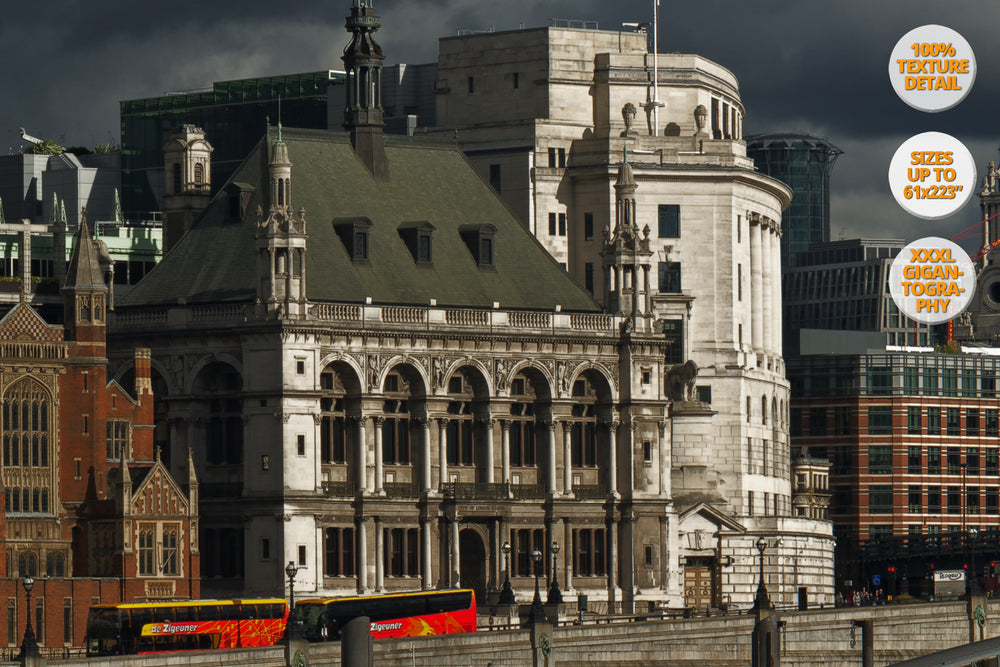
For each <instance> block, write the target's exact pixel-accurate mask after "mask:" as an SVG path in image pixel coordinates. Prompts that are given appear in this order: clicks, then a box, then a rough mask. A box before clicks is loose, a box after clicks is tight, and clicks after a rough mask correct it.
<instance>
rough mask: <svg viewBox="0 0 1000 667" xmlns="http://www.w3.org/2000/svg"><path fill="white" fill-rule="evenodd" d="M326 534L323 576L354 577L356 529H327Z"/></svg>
mask: <svg viewBox="0 0 1000 667" xmlns="http://www.w3.org/2000/svg"><path fill="white" fill-rule="evenodd" d="M325 533H326V539H325V544H324V549H325V554H324V555H325V559H324V563H323V574H325V575H326V576H328V577H353V576H354V575H355V571H354V553H355V546H354V529H353V528H327V529H326V531H325Z"/></svg>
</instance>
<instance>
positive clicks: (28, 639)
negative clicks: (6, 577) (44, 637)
mask: <svg viewBox="0 0 1000 667" xmlns="http://www.w3.org/2000/svg"><path fill="white" fill-rule="evenodd" d="M21 585H22V586H23V587H24V597H25V609H26V612H27V613H26V614H25V616H26V617H27V622H26V623H25V626H24V639H23V640H21V652H20V653H19V654H18V656H17V657H18V658H19V659H20V658H29V657H31V658H34V657H38V656H39V655H40V653H39V651H38V642H37V641H36V640H35V631H34V629H32V627H31V589H32V587H33V586H34V585H35V580H34V578H33V577H32V576H31V575H28V576H27V577H25V578H24V579H23V580H22V581H21Z"/></svg>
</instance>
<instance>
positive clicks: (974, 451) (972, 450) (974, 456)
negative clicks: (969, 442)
mask: <svg viewBox="0 0 1000 667" xmlns="http://www.w3.org/2000/svg"><path fill="white" fill-rule="evenodd" d="M965 471H966V472H967V473H968V474H970V475H978V474H979V448H978V447H969V448H968V449H966V450H965Z"/></svg>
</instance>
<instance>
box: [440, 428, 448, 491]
mask: <svg viewBox="0 0 1000 667" xmlns="http://www.w3.org/2000/svg"><path fill="white" fill-rule="evenodd" d="M438 459H439V465H440V471H439V473H438V479H439V480H440V482H439V483H440V489H441V490H442V491H444V485H445V484H447V483H448V418H447V417H440V418H439V419H438Z"/></svg>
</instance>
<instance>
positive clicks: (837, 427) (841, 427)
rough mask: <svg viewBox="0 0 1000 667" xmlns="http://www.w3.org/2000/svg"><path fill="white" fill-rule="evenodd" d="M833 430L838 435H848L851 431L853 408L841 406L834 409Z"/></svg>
mask: <svg viewBox="0 0 1000 667" xmlns="http://www.w3.org/2000/svg"><path fill="white" fill-rule="evenodd" d="M833 432H834V433H835V434H837V435H848V434H850V432H851V409H850V408H849V407H846V406H839V407H836V408H834V409H833Z"/></svg>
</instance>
